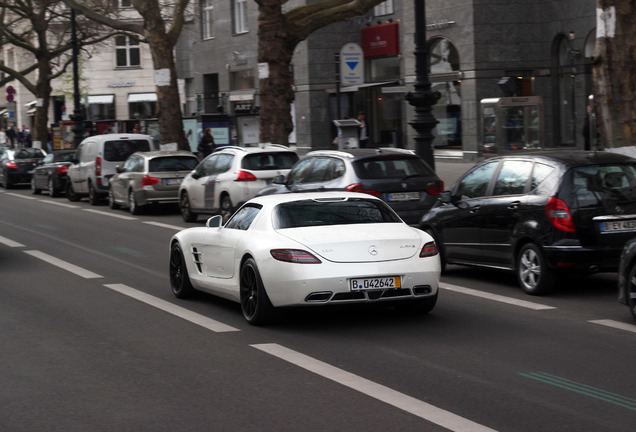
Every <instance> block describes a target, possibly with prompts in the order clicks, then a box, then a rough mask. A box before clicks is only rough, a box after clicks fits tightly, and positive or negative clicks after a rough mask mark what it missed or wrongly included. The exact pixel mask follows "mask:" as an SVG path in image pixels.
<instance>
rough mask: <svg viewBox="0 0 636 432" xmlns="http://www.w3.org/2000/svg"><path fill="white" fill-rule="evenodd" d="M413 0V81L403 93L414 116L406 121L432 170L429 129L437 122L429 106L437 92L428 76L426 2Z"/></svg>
mask: <svg viewBox="0 0 636 432" xmlns="http://www.w3.org/2000/svg"><path fill="white" fill-rule="evenodd" d="M414 2H415V83H414V85H413V87H414V88H415V91H414V92H412V93H411V92H409V93H407V95H406V100H407V101H408V103H409V104H411V105H412V106H413V107H415V115H414V116H413V120H412V121H411V122H409V124H410V125H411V126H412V127H413V129H415V153H417V154H418V155H419V156H420V157H422V158H423V159H424V160H425V161H426V163H428V164H429V165H430V166H431V168H433V169H435V156H434V154H433V138H434V136H433V134H432V131H433V129H434V128H435V126H436V125H437V123H438V121H437V120H436V119H435V117H434V116H433V108H432V107H433V105H435V103H436V102H437V101H438V100H439V98H440V93H439V92H436V91H432V90H431V82H430V81H429V79H428V69H429V68H428V64H429V52H428V51H429V50H428V45H427V43H426V5H425V0H414Z"/></svg>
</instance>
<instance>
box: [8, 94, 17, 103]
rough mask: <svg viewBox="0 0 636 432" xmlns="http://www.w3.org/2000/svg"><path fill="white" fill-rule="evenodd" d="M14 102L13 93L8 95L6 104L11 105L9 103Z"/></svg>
mask: <svg viewBox="0 0 636 432" xmlns="http://www.w3.org/2000/svg"><path fill="white" fill-rule="evenodd" d="M14 100H15V99H14V97H13V93H9V94H8V95H7V102H9V103H11V102H13V101H14Z"/></svg>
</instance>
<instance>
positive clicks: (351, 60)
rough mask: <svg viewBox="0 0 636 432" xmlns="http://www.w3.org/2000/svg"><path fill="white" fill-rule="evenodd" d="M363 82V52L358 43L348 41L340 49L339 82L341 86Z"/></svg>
mask: <svg viewBox="0 0 636 432" xmlns="http://www.w3.org/2000/svg"><path fill="white" fill-rule="evenodd" d="M362 83H364V54H363V53H362V48H360V45H358V44H354V43H348V44H346V45H345V46H343V47H342V49H341V50H340V84H342V85H343V86H352V85H360V84H362Z"/></svg>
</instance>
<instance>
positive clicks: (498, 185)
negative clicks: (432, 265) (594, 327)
mask: <svg viewBox="0 0 636 432" xmlns="http://www.w3.org/2000/svg"><path fill="white" fill-rule="evenodd" d="M420 228H421V229H422V230H425V231H428V232H429V233H430V234H431V235H432V236H433V237H434V238H435V239H436V241H437V243H438V248H439V249H440V257H441V259H442V262H443V264H446V263H449V264H461V265H471V266H481V267H489V268H494V269H504V270H510V271H514V272H515V273H516V275H517V278H518V280H519V284H520V285H521V287H522V288H523V289H524V290H525V291H526V292H527V293H528V294H534V295H539V294H545V293H547V292H549V291H551V290H552V289H553V288H554V286H555V278H556V275H557V274H558V273H560V272H566V271H569V272H576V273H578V274H581V273H585V272H589V273H592V272H614V271H617V269H618V263H619V258H620V255H621V251H622V249H623V246H624V245H625V243H626V241H627V240H628V239H629V238H631V237H632V236H633V235H634V232H636V159H632V158H630V157H628V156H625V155H621V154H617V153H611V152H586V151H567V152H563V151H554V152H541V153H534V154H527V155H522V154H516V155H507V156H499V157H493V158H489V159H486V160H484V161H483V162H481V163H479V164H478V165H476V166H475V167H473V168H472V169H471V170H469V171H468V172H467V173H466V174H464V176H463V177H461V178H460V179H459V180H458V181H457V182H456V183H455V185H454V186H453V188H452V189H451V190H450V191H445V192H443V193H442V194H441V195H440V202H439V203H438V205H436V206H435V207H434V208H433V209H432V210H431V211H430V212H429V213H428V214H426V215H425V216H424V217H423V218H422V221H421V223H420Z"/></svg>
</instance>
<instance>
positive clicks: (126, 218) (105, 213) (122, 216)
mask: <svg viewBox="0 0 636 432" xmlns="http://www.w3.org/2000/svg"><path fill="white" fill-rule="evenodd" d="M83 210H84V211H85V212H90V213H96V214H100V215H103V216H110V217H114V218H119V219H125V220H136V219H137V218H136V217H132V216H124V215H119V214H117V213H110V212H105V211H101V210H93V209H83Z"/></svg>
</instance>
